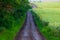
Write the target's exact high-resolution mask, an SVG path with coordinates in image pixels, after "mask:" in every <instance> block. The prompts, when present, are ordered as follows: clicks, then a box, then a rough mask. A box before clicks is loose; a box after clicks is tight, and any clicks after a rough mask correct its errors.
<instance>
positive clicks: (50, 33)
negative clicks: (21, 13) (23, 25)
mask: <svg viewBox="0 0 60 40" xmlns="http://www.w3.org/2000/svg"><path fill="white" fill-rule="evenodd" d="M34 4H35V5H36V6H37V8H33V12H34V13H35V14H36V15H37V16H38V17H39V18H37V16H36V15H33V16H34V19H35V22H36V24H37V26H38V29H39V30H40V32H41V33H42V34H43V35H44V37H45V38H46V39H47V40H60V2H42V3H37V2H36V3H34ZM38 19H40V21H38ZM41 20H42V21H45V22H49V23H48V26H43V25H41V24H40V23H41Z"/></svg>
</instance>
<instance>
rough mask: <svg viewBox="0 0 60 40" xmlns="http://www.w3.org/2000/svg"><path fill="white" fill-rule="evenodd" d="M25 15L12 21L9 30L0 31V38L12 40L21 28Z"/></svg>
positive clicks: (0, 39) (1, 39)
mask: <svg viewBox="0 0 60 40" xmlns="http://www.w3.org/2000/svg"><path fill="white" fill-rule="evenodd" d="M25 18H26V15H24V16H22V17H21V18H20V19H19V21H17V22H15V21H14V22H13V25H12V26H13V27H12V28H11V29H9V30H5V31H4V32H2V33H0V40H14V38H15V36H16V34H17V33H18V32H19V30H20V29H21V28H22V26H23V23H24V21H25Z"/></svg>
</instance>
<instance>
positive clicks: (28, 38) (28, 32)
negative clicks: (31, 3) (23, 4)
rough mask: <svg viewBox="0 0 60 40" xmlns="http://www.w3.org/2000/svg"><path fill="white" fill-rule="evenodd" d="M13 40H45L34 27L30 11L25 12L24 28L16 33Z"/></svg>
mask: <svg viewBox="0 0 60 40" xmlns="http://www.w3.org/2000/svg"><path fill="white" fill-rule="evenodd" d="M15 40H45V39H44V38H43V36H42V35H41V34H40V33H39V31H38V29H37V27H36V26H35V23H34V21H33V17H32V14H31V12H30V11H28V12H27V19H26V22H25V25H24V28H23V29H22V30H21V31H20V32H19V33H18V35H17V36H16V38H15Z"/></svg>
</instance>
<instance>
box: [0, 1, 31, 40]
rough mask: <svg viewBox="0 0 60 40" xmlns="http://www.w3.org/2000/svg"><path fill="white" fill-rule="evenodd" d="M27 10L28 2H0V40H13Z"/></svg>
mask: <svg viewBox="0 0 60 40" xmlns="http://www.w3.org/2000/svg"><path fill="white" fill-rule="evenodd" d="M29 8H30V6H29V3H28V0H23V1H22V0H0V40H14V38H15V36H16V34H17V32H18V31H19V30H20V29H21V28H22V26H23V24H24V21H25V18H26V11H27V10H28V9H29Z"/></svg>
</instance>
